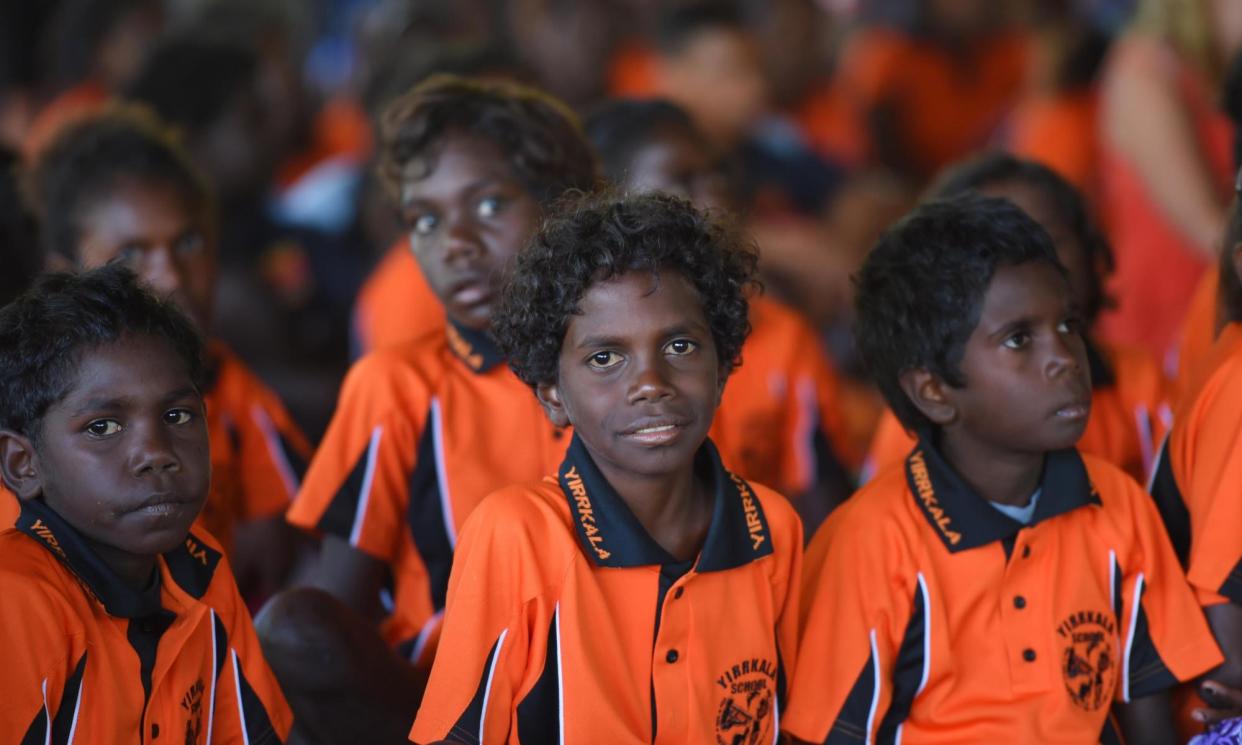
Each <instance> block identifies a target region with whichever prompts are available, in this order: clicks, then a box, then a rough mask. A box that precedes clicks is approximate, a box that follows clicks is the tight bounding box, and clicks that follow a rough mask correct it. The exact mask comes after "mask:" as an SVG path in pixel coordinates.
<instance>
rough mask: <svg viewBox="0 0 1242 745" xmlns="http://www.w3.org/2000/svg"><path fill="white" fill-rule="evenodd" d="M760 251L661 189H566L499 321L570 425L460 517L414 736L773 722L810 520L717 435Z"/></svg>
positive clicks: (752, 733)
mask: <svg viewBox="0 0 1242 745" xmlns="http://www.w3.org/2000/svg"><path fill="white" fill-rule="evenodd" d="M754 269H755V255H754V254H753V253H751V252H750V251H749V250H747V249H746V248H744V247H743V246H742V245H741V244H740V243H739V241H738V239H737V238H736V237H735V236H733V235H732V234H730V233H729V232H728V231H725V230H723V229H722V228H720V227H719V226H717V225H714V224H713V223H712V222H711V221H709V220H708V219H707V218H705V217H704V216H703V215H702V214H701V213H698V212H696V211H695V210H694V209H693V208H692V207H691V206H690V205H689V204H687V203H686V202H683V201H681V200H678V199H675V198H673V197H668V196H663V195H647V196H639V197H628V198H623V199H615V198H610V197H601V198H596V199H592V200H588V201H586V202H584V203H581V204H579V205H576V206H573V207H571V208H568V209H567V210H566V212H565V213H564V215H563V216H561V217H560V218H559V219H555V220H552V221H549V223H547V224H546V225H545V226H544V228H543V229H542V231H541V232H540V233H539V234H538V236H537V237H536V238H535V239H534V240H533V241H532V243H531V244H530V246H529V247H528V248H527V250H525V251H523V253H522V254H521V255H520V256H519V259H518V262H517V265H516V268H515V270H514V274H513V278H512V280H511V282H510V284H509V285H508V287H507V288H506V290H505V295H504V298H503V300H502V301H501V308H500V310H499V311H498V315H497V320H496V323H495V324H494V326H493V328H494V329H495V333H496V336H497V338H498V339H499V341H500V343H501V345H502V347H503V348H504V349H505V350H506V352H507V353H508V355H509V360H510V365H511V366H512V367H513V370H514V372H516V373H517V374H518V376H519V377H521V378H522V380H523V381H524V382H526V383H527V384H528V385H529V386H531V387H532V388H533V389H534V392H535V395H536V397H537V398H538V400H539V402H540V403H541V404H542V405H543V408H544V410H545V411H546V412H547V414H548V416H549V418H550V419H551V420H552V421H553V422H554V423H555V424H556V425H557V426H558V427H568V426H570V425H572V426H573V428H574V437H573V442H572V444H571V445H570V447H569V451H568V453H567V454H566V456H565V460H564V461H563V462H562V463H561V465H560V467H559V469H557V471H556V473H557V476H556V477H551V476H548V477H545V478H544V479H543V480H542V481H538V482H533V483H527V484H521V485H516V486H510V487H508V488H505V489H503V490H501V491H499V492H497V493H495V494H493V495H492V496H491V497H490V498H489V499H487V500H486V501H484V502H483V504H482V505H480V506H479V508H478V509H477V510H476V511H475V514H474V516H473V517H471V519H470V521H469V524H468V525H467V526H466V530H465V532H464V533H463V534H462V537H461V547H460V550H459V552H458V554H457V557H456V558H455V560H454V563H453V573H452V575H451V577H450V585H449V596H448V606H447V607H446V609H445V622H444V635H443V637H442V639H441V652H440V655H439V656H438V657H437V658H436V662H435V666H434V668H433V670H432V674H431V680H430V683H429V684H428V688H427V696H426V699H425V700H424V702H423V706H422V708H421V709H420V710H419V713H418V719H417V720H416V721H415V723H414V728H413V730H412V731H411V733H410V738H411V739H412V740H415V741H416V742H422V743H426V742H431V741H435V740H440V739H444V738H450V739H452V740H453V741H454V742H479V743H502V742H507V743H517V742H558V741H559V742H564V743H586V742H605V741H606V742H609V743H652V742H654V743H689V742H696V743H697V742H710V741H713V737H715V741H716V742H748V743H751V742H773V741H774V739H775V736H776V734H777V722H778V721H779V718H780V714H781V711H782V710H783V709H784V703H785V685H784V681H785V680H786V677H787V676H788V675H790V674H792V672H793V670H794V661H793V660H794V658H793V652H794V649H793V645H794V643H795V638H796V623H797V622H796V620H795V617H796V613H797V585H798V575H799V567H800V560H801V553H802V551H801V545H802V544H801V540H802V529H801V524H800V522H799V520H798V518H797V516H796V514H795V513H794V511H793V509H792V508H791V507H790V506H789V504H788V503H787V502H786V501H785V500H784V499H783V498H781V497H780V496H779V495H778V494H776V493H775V492H772V491H770V490H768V489H767V488H765V487H762V486H759V485H757V484H749V483H747V482H746V481H743V480H742V479H740V478H738V477H737V476H735V475H733V474H731V473H730V472H728V471H727V470H725V468H724V467H723V466H722V465H721V462H720V459H719V456H718V454H717V453H716V450H715V448H714V447H713V446H712V445H711V444H710V441H709V440H708V439H707V432H708V430H709V429H710V427H711V423H712V417H713V415H714V414H715V410H716V407H717V405H718V403H719V401H720V395H721V392H722V390H723V387H724V384H725V380H726V378H727V377H728V375H729V373H730V371H731V370H732V369H733V368H734V366H735V365H736V363H737V355H738V354H739V353H740V351H741V349H742V342H743V341H744V339H745V337H746V332H747V326H748V322H747V308H746V291H747V289H748V287H749V285H750V284H751V283H752V281H753V273H754ZM602 673H606V674H602Z"/></svg>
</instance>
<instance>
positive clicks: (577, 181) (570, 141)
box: [380, 74, 597, 207]
mask: <svg viewBox="0 0 1242 745" xmlns="http://www.w3.org/2000/svg"><path fill="white" fill-rule="evenodd" d="M453 134H465V135H472V136H475V137H479V138H482V139H484V140H487V141H489V142H492V143H494V144H495V145H496V146H497V147H498V148H500V150H501V152H503V153H504V155H505V157H506V158H507V159H508V161H509V165H510V167H511V168H512V169H513V173H514V175H515V176H516V177H517V179H518V181H520V182H521V183H522V185H523V186H525V187H526V189H527V190H528V191H529V192H530V193H531V195H532V196H534V198H535V199H536V201H538V202H539V203H540V204H542V205H544V206H545V207H546V206H547V205H549V204H550V203H551V202H552V201H554V200H555V199H556V198H558V197H559V196H561V195H562V194H563V193H564V192H566V191H568V190H570V189H577V190H580V191H590V190H591V189H594V188H595V186H596V181H597V173H596V164H595V156H594V153H592V151H591V146H590V145H589V144H587V141H586V138H585V137H583V135H582V129H581V127H580V126H579V125H578V120H577V117H576V116H575V115H574V113H573V112H572V111H570V110H569V108H568V107H567V106H565V104H563V103H561V102H560V101H558V100H556V99H555V98H553V97H552V96H550V95H548V94H546V93H543V92H541V91H537V90H535V89H533V88H528V87H526V86H523V85H519V84H517V83H513V82H508V81H491V80H473V79H470V78H463V77H459V76H456V75H447V74H440V75H433V76H431V77H429V78H427V79H426V80H425V81H423V82H422V83H420V84H418V85H416V86H414V88H412V89H410V91H408V92H407V93H405V94H404V95H402V96H400V97H398V98H397V99H395V100H394V101H393V102H392V103H391V104H389V106H388V108H387V109H386V110H385V112H384V117H383V122H382V126H381V137H382V140H383V155H382V159H381V162H380V174H381V176H382V177H383V179H384V182H385V184H386V185H387V186H388V189H389V191H390V192H391V193H392V194H393V195H394V196H399V195H400V189H401V183H402V182H403V181H404V180H405V179H407V178H409V176H410V173H409V169H410V168H411V166H421V168H422V173H423V174H425V173H428V172H430V170H431V169H432V168H433V167H434V160H435V156H436V154H437V150H438V148H439V146H440V145H441V144H442V143H443V141H444V140H445V138H446V137H448V136H449V135H453ZM419 177H421V176H419Z"/></svg>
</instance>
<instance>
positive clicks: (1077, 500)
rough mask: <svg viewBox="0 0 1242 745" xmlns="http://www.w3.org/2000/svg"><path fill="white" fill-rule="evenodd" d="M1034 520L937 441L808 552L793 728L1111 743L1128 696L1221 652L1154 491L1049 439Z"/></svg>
mask: <svg viewBox="0 0 1242 745" xmlns="http://www.w3.org/2000/svg"><path fill="white" fill-rule="evenodd" d="M1038 494H1039V496H1038V502H1037V503H1036V504H1035V508H1034V513H1033V515H1032V519H1031V521H1030V523H1029V524H1025V525H1024V524H1023V523H1020V522H1018V521H1017V520H1016V519H1013V518H1011V517H1009V516H1007V515H1005V514H1002V513H1001V512H1000V511H999V510H997V509H995V508H994V507H993V506H992V505H991V504H990V503H988V502H986V501H985V500H984V499H983V498H982V497H981V496H979V495H978V494H977V493H976V492H974V491H973V490H972V489H971V488H970V487H969V486H968V485H967V484H966V483H965V482H964V481H963V480H962V478H961V477H960V476H959V475H958V474H957V472H956V471H955V470H954V469H953V468H952V467H951V466H950V465H949V464H948V463H947V462H945V461H944V460H943V459H942V457H941V456H940V455H939V454H938V453H937V452H936V451H935V450H934V449H933V448H930V447H928V446H927V445H926V444H925V443H920V444H919V447H918V448H916V449H915V451H914V452H912V453H911V454H910V456H909V457H908V458H907V459H906V462H905V465H904V467H899V468H891V469H888V470H886V471H884V472H882V473H881V474H880V475H879V476H878V477H877V478H876V479H875V480H874V481H873V482H871V483H870V484H868V485H867V486H866V487H865V488H863V489H862V490H861V491H859V492H858V493H857V494H855V495H854V496H853V497H851V498H850V499H849V500H848V501H847V502H846V503H845V504H844V505H843V506H842V507H840V508H838V509H837V511H836V512H834V513H833V514H832V515H830V516H829V517H828V520H827V521H826V522H825V524H824V527H823V528H822V529H820V531H819V532H818V533H817V534H816V535H815V538H814V539H813V540H812V541H811V545H810V547H809V548H808V549H807V556H806V573H805V575H804V582H803V594H802V622H801V629H802V641H801V645H800V647H799V649H798V668H797V670H796V671H795V673H794V676H793V677H792V679H791V683H790V692H791V697H790V702H789V709H788V711H787V712H786V714H785V716H784V717H783V718H782V720H781V725H782V727H784V729H785V730H786V731H787V732H789V733H791V734H793V735H794V736H796V737H799V738H801V739H803V740H808V741H811V742H827V743H838V742H841V743H844V742H862V741H864V740H865V741H867V742H895V741H897V740H898V739H900V740H901V741H902V742H905V743H906V744H907V745H922V744H923V743H954V745H960V744H961V743H997V742H1005V743H1032V745H1033V744H1034V743H1053V742H1055V743H1063V744H1067V745H1068V744H1070V743H1113V742H1119V740H1118V739H1117V738H1118V735H1117V733H1116V732H1115V731H1114V727H1113V725H1112V724H1111V721H1110V719H1109V708H1110V705H1111V704H1112V703H1113V702H1114V701H1131V700H1134V699H1137V698H1141V697H1144V696H1148V695H1151V694H1153V693H1156V692H1159V691H1162V690H1164V689H1167V688H1170V687H1172V686H1173V685H1175V684H1176V683H1177V682H1178V681H1185V680H1188V679H1190V678H1192V677H1194V676H1196V675H1198V674H1200V673H1202V672H1204V671H1206V670H1208V669H1210V668H1212V667H1213V666H1215V665H1217V664H1219V663H1220V661H1221V654H1220V650H1219V649H1218V648H1217V646H1216V643H1215V641H1214V640H1213V638H1212V634H1211V632H1210V631H1209V629H1208V626H1207V621H1206V620H1205V619H1204V618H1203V614H1202V612H1200V610H1199V608H1198V607H1197V606H1196V604H1195V602H1194V595H1193V593H1192V592H1191V590H1190V588H1189V587H1188V586H1187V584H1186V580H1185V578H1184V577H1183V576H1182V572H1181V568H1180V567H1179V566H1178V564H1177V557H1176V556H1175V555H1174V553H1173V549H1172V547H1171V546H1170V545H1169V541H1168V538H1167V537H1166V536H1165V534H1164V530H1163V527H1162V526H1161V524H1160V516H1159V515H1158V514H1157V512H1156V509H1155V507H1154V505H1152V503H1151V499H1150V498H1148V496H1147V495H1146V494H1144V493H1143V490H1142V488H1140V487H1139V485H1138V484H1137V483H1135V482H1134V480H1133V479H1131V478H1130V477H1128V476H1126V475H1125V474H1124V473H1123V472H1121V471H1120V470H1118V469H1117V468H1115V467H1114V466H1112V465H1110V464H1108V463H1106V462H1105V461H1103V460H1100V459H1098V458H1095V457H1093V456H1090V455H1083V456H1080V455H1079V454H1078V452H1077V451H1076V450H1072V449H1071V450H1062V451H1056V452H1052V453H1049V454H1048V455H1047V459H1046V464H1045V467H1044V474H1043V479H1042V483H1041V485H1040V491H1039V492H1038Z"/></svg>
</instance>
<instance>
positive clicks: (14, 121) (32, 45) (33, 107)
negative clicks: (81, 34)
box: [0, 2, 56, 150]
mask: <svg viewBox="0 0 1242 745" xmlns="http://www.w3.org/2000/svg"><path fill="white" fill-rule="evenodd" d="M55 10H56V4H55V3H52V2H46V3H13V2H10V3H0V147H6V148H12V149H14V150H21V148H22V146H23V144H24V143H25V141H26V134H27V132H28V131H29V129H30V125H31V123H32V122H33V120H34V118H35V116H36V115H37V114H38V112H39V105H40V104H41V103H42V96H43V95H44V92H45V91H44V89H45V88H46V82H47V81H46V78H47V66H46V65H45V64H43V61H42V59H41V56H40V53H39V51H40V42H41V41H42V38H43V36H44V29H45V28H46V27H47V25H48V21H49V20H50V18H51V17H52V15H53V14H54V11H55Z"/></svg>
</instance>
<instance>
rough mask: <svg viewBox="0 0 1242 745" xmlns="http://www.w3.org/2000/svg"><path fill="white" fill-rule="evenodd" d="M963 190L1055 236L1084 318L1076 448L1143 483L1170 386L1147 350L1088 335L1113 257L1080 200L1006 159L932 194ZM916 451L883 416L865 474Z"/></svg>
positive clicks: (956, 174) (1028, 165)
mask: <svg viewBox="0 0 1242 745" xmlns="http://www.w3.org/2000/svg"><path fill="white" fill-rule="evenodd" d="M965 191H977V192H979V193H980V194H983V195H985V196H990V197H1003V198H1005V199H1008V200H1009V201H1011V202H1013V203H1014V204H1016V205H1017V206H1018V207H1021V208H1022V210H1023V211H1025V212H1026V214H1028V215H1030V216H1031V217H1032V218H1034V219H1035V221H1036V222H1038V223H1039V224H1040V225H1042V226H1043V227H1044V229H1045V230H1047V231H1048V233H1049V235H1051V236H1052V242H1053V245H1054V246H1055V247H1056V250H1057V259H1058V261H1060V262H1061V265H1062V266H1064V267H1065V268H1066V270H1067V271H1068V272H1069V283H1070V290H1071V293H1072V296H1073V300H1074V304H1075V306H1076V307H1077V308H1078V312H1079V313H1081V314H1082V320H1083V329H1082V331H1083V334H1082V336H1083V342H1084V343H1085V344H1086V345H1087V362H1088V368H1089V370H1090V373H1091V416H1090V417H1089V418H1088V420H1087V428H1086V430H1085V431H1084V432H1083V435H1082V439H1081V440H1079V441H1078V445H1077V447H1078V449H1079V450H1080V451H1082V452H1084V453H1090V454H1091V455H1095V456H1098V457H1100V458H1103V459H1104V460H1106V461H1108V462H1109V463H1112V464H1113V465H1115V466H1117V467H1118V468H1120V469H1122V470H1123V471H1125V472H1126V473H1128V474H1130V476H1132V477H1134V479H1136V480H1137V481H1140V482H1144V481H1146V479H1147V477H1148V475H1149V474H1150V473H1151V467H1152V465H1153V464H1154V463H1155V454H1156V450H1157V447H1158V444H1159V443H1160V440H1161V439H1162V438H1163V437H1164V434H1165V431H1166V429H1167V422H1168V420H1169V419H1170V413H1169V404H1168V400H1169V392H1170V391H1169V384H1168V382H1167V381H1166V380H1165V377H1164V374H1163V373H1162V372H1161V370H1160V364H1159V362H1158V361H1157V360H1155V359H1154V358H1152V357H1151V356H1150V355H1148V354H1147V353H1146V352H1145V351H1144V350H1142V349H1139V348H1136V347H1125V346H1121V345H1115V344H1104V343H1100V342H1097V341H1096V340H1095V339H1093V338H1092V336H1091V329H1092V328H1093V326H1094V324H1095V319H1096V318H1097V317H1098V316H1099V314H1100V311H1101V310H1103V309H1104V308H1105V307H1106V306H1107V304H1108V297H1107V295H1106V294H1105V292H1104V278H1105V277H1106V276H1107V275H1108V273H1109V272H1110V271H1111V270H1112V266H1113V255H1112V250H1111V249H1110V248H1109V245H1108V242H1107V240H1106V239H1105V238H1104V236H1103V234H1102V233H1100V231H1099V230H1098V229H1096V227H1095V225H1094V224H1093V223H1092V220H1091V217H1090V213H1089V212H1088V210H1087V206H1086V204H1085V203H1084V202H1083V199H1082V196H1081V195H1080V194H1079V192H1078V191H1077V190H1076V189H1075V188H1074V187H1073V186H1071V185H1070V184H1069V182H1067V181H1066V180H1065V179H1063V178H1062V177H1061V176H1058V175H1057V174H1056V173H1055V172H1053V171H1052V170H1051V169H1049V168H1047V167H1045V166H1043V165H1040V164H1039V163H1035V162H1034V161H1029V160H1020V159H1018V158H1015V157H1013V156H1012V155H1006V154H1004V153H989V154H986V155H981V156H979V157H976V158H974V159H971V160H967V161H964V162H962V163H960V164H958V165H956V166H954V167H953V168H951V169H949V171H948V172H946V173H945V174H944V175H943V176H942V177H941V178H940V180H939V181H938V182H937V184H936V185H935V186H934V187H933V188H932V194H933V195H934V196H935V197H950V196H953V195H956V194H961V193H962V192H965ZM913 447H914V436H913V435H912V434H910V433H908V432H907V431H906V430H905V429H903V428H902V426H901V424H900V423H899V422H898V421H897V418H896V417H894V416H893V415H892V412H887V413H886V414H885V416H884V417H883V418H882V419H881V420H880V424H879V426H878V428H877V430H876V434H875V439H874V440H873V443H872V448H871V452H870V454H869V456H868V459H867V461H868V470H869V471H872V472H874V471H875V470H878V469H880V468H885V467H887V466H890V465H893V464H896V463H901V462H902V461H903V460H905V457H906V455H908V454H909V453H910V450H911V449H912V448H913Z"/></svg>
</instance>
